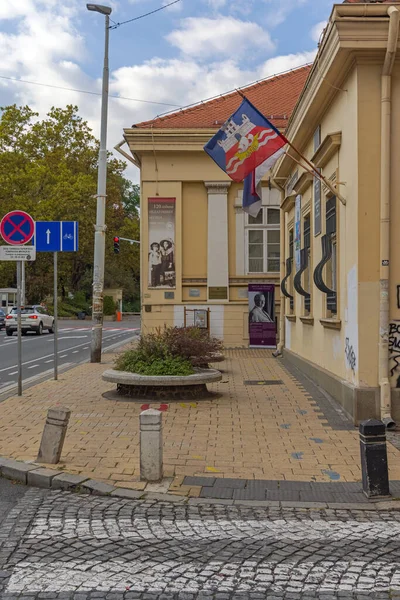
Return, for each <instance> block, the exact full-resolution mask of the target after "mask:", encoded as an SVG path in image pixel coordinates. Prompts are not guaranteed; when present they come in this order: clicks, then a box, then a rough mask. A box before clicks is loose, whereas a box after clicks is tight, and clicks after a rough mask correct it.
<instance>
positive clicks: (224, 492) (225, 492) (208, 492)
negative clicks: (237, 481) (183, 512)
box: [200, 486, 234, 499]
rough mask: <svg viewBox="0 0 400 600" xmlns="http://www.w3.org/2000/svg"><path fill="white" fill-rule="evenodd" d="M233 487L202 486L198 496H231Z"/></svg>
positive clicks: (226, 497)
mask: <svg viewBox="0 0 400 600" xmlns="http://www.w3.org/2000/svg"><path fill="white" fill-rule="evenodd" d="M233 492H234V490H233V488H223V487H215V486H213V487H203V488H202V489H201V492H200V498H225V499H229V498H233Z"/></svg>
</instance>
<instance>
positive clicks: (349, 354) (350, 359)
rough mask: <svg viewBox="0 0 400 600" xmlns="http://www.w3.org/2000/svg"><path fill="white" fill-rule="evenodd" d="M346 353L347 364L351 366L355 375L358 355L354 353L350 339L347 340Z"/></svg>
mask: <svg viewBox="0 0 400 600" xmlns="http://www.w3.org/2000/svg"><path fill="white" fill-rule="evenodd" d="M344 353H345V356H346V361H347V364H348V365H349V367H350V369H351V370H352V371H353V373H355V371H356V365H357V358H356V353H355V351H354V348H353V346H352V344H351V343H350V340H349V338H346V342H345V348H344Z"/></svg>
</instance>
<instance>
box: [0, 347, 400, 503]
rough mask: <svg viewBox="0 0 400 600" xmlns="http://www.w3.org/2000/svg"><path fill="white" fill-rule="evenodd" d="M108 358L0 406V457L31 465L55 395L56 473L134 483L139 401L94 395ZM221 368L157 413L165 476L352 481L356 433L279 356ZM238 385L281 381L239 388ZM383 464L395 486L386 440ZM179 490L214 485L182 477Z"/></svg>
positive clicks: (394, 460)
mask: <svg viewBox="0 0 400 600" xmlns="http://www.w3.org/2000/svg"><path fill="white" fill-rule="evenodd" d="M113 360H114V356H113V355H108V354H107V355H105V356H104V362H103V363H102V364H99V365H98V364H90V363H87V364H83V365H79V366H78V367H76V368H74V369H71V370H70V371H67V372H65V373H62V374H61V375H60V378H59V381H57V382H54V381H51V380H49V381H46V382H43V383H41V384H38V385H37V386H34V387H32V388H30V389H28V390H26V392H25V393H24V396H23V398H18V397H12V398H9V399H7V400H6V401H5V402H3V403H1V404H0V424H1V425H0V456H1V455H4V456H7V457H9V458H16V459H22V460H35V458H36V456H37V451H38V443H39V440H40V436H41V433H42V430H43V422H44V419H45V415H46V412H47V410H48V408H49V407H50V406H52V405H53V404H54V397H57V401H58V402H59V403H60V404H66V405H67V406H68V407H69V408H70V409H71V411H72V415H71V420H70V423H69V428H68V434H67V437H66V440H65V445H64V451H63V455H62V460H61V463H60V465H59V468H61V469H63V470H65V471H68V472H70V473H73V474H75V475H81V476H82V477H86V478H88V479H96V480H99V481H101V482H103V483H107V484H109V485H113V484H114V483H116V482H118V487H120V486H121V483H123V482H124V480H125V481H126V484H127V486H129V487H132V486H134V485H135V484H136V485H137V484H138V483H139V475H140V473H139V436H138V426H139V425H138V423H139V419H138V417H139V413H140V410H141V408H140V406H141V405H140V403H134V402H124V401H119V402H110V401H109V400H106V399H105V398H103V397H102V394H103V393H104V392H107V391H110V390H111V389H113V385H112V384H108V383H106V382H103V381H102V380H101V374H102V372H103V371H104V370H105V369H106V368H108V367H110V366H111V365H112V363H113ZM221 369H222V370H223V371H224V378H223V381H222V382H220V383H216V384H213V385H212V386H210V389H211V390H212V391H214V392H216V393H217V394H219V397H216V398H214V399H213V400H212V401H202V402H197V403H196V402H192V403H179V402H176V403H170V404H169V405H168V408H167V410H166V411H165V412H164V413H163V423H164V425H163V439H164V457H165V470H166V473H168V475H166V476H173V475H174V476H175V477H176V481H178V479H179V480H180V481H182V480H181V478H182V477H185V476H187V477H196V476H201V477H204V478H205V479H208V477H207V476H211V477H210V479H213V478H214V477H218V478H223V479H241V480H256V479H258V480H261V479H264V480H270V481H295V482H296V481H302V482H304V481H305V482H307V481H316V482H330V479H331V478H335V479H338V480H339V483H340V482H356V481H357V480H359V479H360V477H361V472H360V458H359V440H358V432H357V431H356V430H355V428H354V427H353V425H352V424H351V423H349V422H348V421H346V420H345V419H344V418H343V415H342V414H340V411H338V410H337V407H334V406H333V405H332V404H331V403H330V401H329V399H328V398H327V397H326V395H324V394H322V393H321V392H320V391H319V390H318V388H315V386H314V387H313V386H312V385H311V384H310V383H309V382H308V381H306V380H305V379H304V377H303V376H302V374H301V373H298V372H296V373H294V375H295V376H294V375H293V374H292V373H290V372H289V370H288V368H286V366H285V364H284V363H283V362H282V360H280V359H278V360H277V359H275V358H273V357H272V353H271V352H270V351H269V350H262V349H227V350H226V360H225V362H224V363H221ZM245 380H254V381H261V380H281V381H282V382H283V383H282V385H278V386H269V387H268V386H245V385H243V382H244V381H245ZM310 386H311V387H310ZM158 406H159V405H153V404H152V405H151V407H154V408H158ZM314 408H317V409H319V410H321V411H322V415H321V414H320V415H318V414H317V413H315V412H314V410H313V409H314ZM319 416H322V417H324V419H319V418H318V417H319ZM324 420H326V423H324V422H323V421H324ZM399 447H400V445H399ZM388 458H389V467H390V472H391V479H392V480H393V481H400V461H399V458H400V451H399V449H397V448H396V447H395V446H394V445H393V444H388ZM23 479H24V480H25V477H24V476H23ZM184 485H189V486H197V487H198V486H199V485H206V486H207V487H209V486H212V485H214V484H211V482H210V483H207V481H205V482H204V483H203V482H202V483H198V481H196V479H194V480H191V479H189V480H186V481H185V480H184ZM218 485H219V484H218ZM221 485H222V486H223V484H221ZM223 487H224V486H223ZM225 487H227V486H225ZM358 489H359V488H358ZM397 489H399V490H400V488H395V490H396V492H397ZM399 493H400V492H399Z"/></svg>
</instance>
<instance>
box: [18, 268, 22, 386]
mask: <svg viewBox="0 0 400 600" xmlns="http://www.w3.org/2000/svg"><path fill="white" fill-rule="evenodd" d="M21 273H22V261H21V260H18V261H17V337H18V339H17V356H18V396H22V322H21V304H22V302H21V292H22V289H21Z"/></svg>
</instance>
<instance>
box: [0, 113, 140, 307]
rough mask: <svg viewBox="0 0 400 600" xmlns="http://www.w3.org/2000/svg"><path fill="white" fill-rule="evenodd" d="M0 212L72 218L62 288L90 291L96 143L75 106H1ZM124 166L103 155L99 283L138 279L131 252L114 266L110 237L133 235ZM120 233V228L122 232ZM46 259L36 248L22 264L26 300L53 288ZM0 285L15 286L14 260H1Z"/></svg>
mask: <svg viewBox="0 0 400 600" xmlns="http://www.w3.org/2000/svg"><path fill="white" fill-rule="evenodd" d="M1 111H2V114H1V119H0V206H1V212H0V216H2V215H4V214H5V213H7V212H8V211H10V210H15V209H20V210H25V211H27V212H28V213H30V214H31V215H32V216H33V218H34V219H35V220H37V221H62V220H68V221H79V252H76V253H71V254H69V253H61V254H60V257H59V273H60V283H61V287H62V289H63V291H64V293H66V292H67V291H72V292H74V291H78V290H83V291H85V292H86V293H87V294H91V282H92V270H93V243H94V223H95V220H96V199H95V195H96V189H97V163H98V147H99V146H98V141H97V140H96V138H95V137H94V136H93V134H92V131H91V129H90V128H89V126H88V124H87V122H85V121H83V120H82V118H81V117H80V116H79V114H78V109H77V107H76V106H67V107H66V108H65V109H62V108H52V109H51V110H50V111H49V113H48V114H47V115H46V117H45V118H44V119H42V120H40V119H39V118H38V117H39V115H38V114H37V113H35V112H33V111H32V110H31V109H30V108H29V107H28V106H24V107H17V106H16V105H12V106H8V107H5V108H2V109H1ZM125 168H126V164H125V163H124V162H123V161H120V160H117V159H115V158H113V157H112V156H111V155H109V157H108V167H107V202H106V223H107V230H108V232H111V236H110V235H108V236H107V238H106V240H107V241H106V265H107V268H106V272H107V277H106V284H107V285H109V286H110V287H116V286H119V287H124V288H125V287H127V288H128V289H129V290H130V292H129V293H133V289H134V286H133V285H132V278H133V277H135V278H138V276H139V257H138V253H137V252H129V253H125V255H124V256H123V257H121V260H120V261H119V262H118V263H116V258H117V257H115V256H114V254H113V251H112V244H111V243H110V242H111V240H110V239H109V238H111V237H112V236H113V235H121V236H123V233H124V237H133V236H136V237H135V239H138V235H139V226H138V198H139V189H138V186H136V185H134V184H132V182H130V181H129V180H127V179H126V178H125V177H124V170H125ZM122 232H123V233H122ZM51 263H52V256H51V255H50V254H48V253H39V254H38V255H37V259H36V261H35V262H33V263H31V264H30V265H28V267H27V292H28V294H27V295H28V298H29V300H30V301H31V302H33V301H39V300H41V299H43V298H44V297H45V296H46V295H48V294H51V292H52V268H51ZM0 281H2V286H8V285H13V284H15V265H14V264H13V263H6V262H3V263H0Z"/></svg>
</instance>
